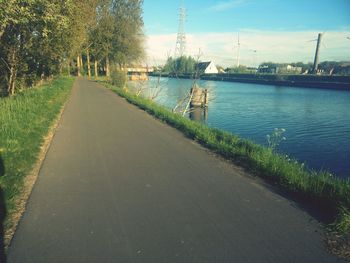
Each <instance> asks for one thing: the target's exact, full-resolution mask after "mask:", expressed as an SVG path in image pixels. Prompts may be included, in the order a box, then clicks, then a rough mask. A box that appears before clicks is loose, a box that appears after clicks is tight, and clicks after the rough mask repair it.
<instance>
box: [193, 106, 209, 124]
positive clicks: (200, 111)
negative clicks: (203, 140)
mask: <svg viewBox="0 0 350 263" xmlns="http://www.w3.org/2000/svg"><path fill="white" fill-rule="evenodd" d="M189 116H190V119H191V120H193V121H198V122H201V123H206V122H207V120H208V108H207V107H191V109H190V115H189Z"/></svg>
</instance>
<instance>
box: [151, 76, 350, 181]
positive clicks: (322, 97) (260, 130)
mask: <svg viewBox="0 0 350 263" xmlns="http://www.w3.org/2000/svg"><path fill="white" fill-rule="evenodd" d="M156 82H157V79H156V78H151V79H150V80H149V81H148V83H147V85H149V86H150V87H154V86H155V85H156ZM192 83H193V81H192V80H178V79H167V78H162V79H161V84H160V85H161V93H160V94H159V95H158V96H157V98H156V101H157V102H158V103H160V104H162V105H165V106H167V107H169V108H172V107H174V105H176V102H177V100H179V99H180V98H181V97H183V96H184V94H185V93H186V92H187V91H188V90H189V89H190V88H191V85H192ZM199 84H200V86H201V87H203V88H208V89H209V91H210V97H211V100H210V102H209V108H208V114H207V118H205V117H204V116H203V115H202V116H198V118H199V117H200V118H201V120H202V121H203V122H205V123H206V124H207V125H208V126H210V127H216V128H220V129H223V130H227V131H230V132H232V133H234V134H237V135H239V136H241V137H243V138H247V139H251V140H252V141H254V142H256V143H259V144H263V145H266V144H267V142H266V135H267V134H271V133H272V132H273V130H274V128H285V129H286V132H285V137H286V138H287V140H286V141H284V142H282V143H281V144H280V146H279V147H278V151H279V152H283V153H286V154H288V155H290V156H292V157H293V158H296V159H297V160H299V161H301V162H306V164H307V165H308V166H309V167H310V168H313V169H317V170H320V169H324V170H328V171H331V172H332V173H334V174H336V175H337V176H340V177H344V178H346V177H348V178H350V91H338V90H324V89H309V88H294V87H293V88H292V87H275V86H268V85H257V84H245V83H235V82H217V81H200V82H199ZM150 90H152V89H148V91H145V93H146V94H145V95H147V93H148V92H150ZM199 115H200V114H199Z"/></svg>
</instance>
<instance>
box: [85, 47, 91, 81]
mask: <svg viewBox="0 0 350 263" xmlns="http://www.w3.org/2000/svg"><path fill="white" fill-rule="evenodd" d="M86 57H87V67H88V76H89V78H91V65H90V53H89V49H87V50H86Z"/></svg>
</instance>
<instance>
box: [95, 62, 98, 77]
mask: <svg viewBox="0 0 350 263" xmlns="http://www.w3.org/2000/svg"><path fill="white" fill-rule="evenodd" d="M97 77H98V66H97V60H95V78H97Z"/></svg>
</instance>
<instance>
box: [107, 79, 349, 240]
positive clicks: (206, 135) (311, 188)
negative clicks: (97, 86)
mask: <svg viewBox="0 0 350 263" xmlns="http://www.w3.org/2000/svg"><path fill="white" fill-rule="evenodd" d="M103 84H104V85H105V86H106V87H108V88H110V89H112V90H113V91H114V92H116V93H117V94H118V95H120V96H122V97H124V98H125V99H126V100H127V101H129V102H130V103H132V104H134V105H136V106H138V107H139V108H141V109H143V110H145V111H146V112H148V113H149V114H151V115H153V116H155V117H156V118H158V119H160V120H161V121H164V122H165V123H167V124H169V125H171V126H173V127H175V128H177V129H178V130H180V131H182V132H183V133H184V134H185V135H186V136H187V137H189V138H191V139H193V140H196V141H197V142H199V143H200V144H202V145H203V146H205V147H207V148H208V149H210V150H212V151H214V152H215V153H217V154H219V155H221V156H223V157H225V158H227V159H230V160H232V161H233V162H234V163H236V164H238V165H240V166H243V167H245V168H246V169H248V170H249V171H250V172H251V173H252V174H254V175H257V176H260V177H262V178H264V179H265V180H268V181H270V182H272V183H274V184H277V185H279V186H280V187H281V188H282V189H284V190H286V191H287V192H288V193H289V194H290V195H292V196H293V198H296V199H297V200H298V201H300V202H301V203H308V205H312V206H313V207H316V208H317V209H321V210H323V211H324V212H326V213H328V214H329V215H332V216H334V217H333V218H332V219H333V220H334V221H333V222H336V225H335V227H336V228H337V230H338V231H339V232H342V233H344V234H345V233H349V232H350V213H349V211H350V181H345V180H341V179H338V178H335V177H333V176H331V175H330V174H329V173H327V172H316V171H309V170H307V169H306V168H305V167H304V165H302V164H300V163H298V162H296V161H294V160H290V159H288V157H286V156H285V155H280V154H278V153H274V152H273V151H272V150H271V149H269V148H266V147H263V146H261V145H257V144H254V143H252V142H250V141H248V140H244V139H241V138H239V137H238V136H236V135H233V134H231V133H229V132H225V131H222V130H219V129H213V128H209V127H207V126H205V125H203V124H201V123H198V122H194V121H191V120H189V119H187V118H184V117H182V116H180V115H179V114H174V113H172V112H170V111H169V110H168V109H166V108H164V107H163V106H160V105H157V104H156V103H154V102H152V101H150V100H147V99H145V98H142V97H138V96H135V95H133V94H131V93H128V92H126V91H124V90H123V89H120V88H116V87H114V86H112V85H110V84H108V83H106V82H103Z"/></svg>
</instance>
